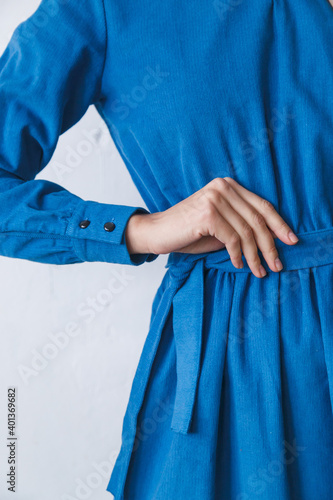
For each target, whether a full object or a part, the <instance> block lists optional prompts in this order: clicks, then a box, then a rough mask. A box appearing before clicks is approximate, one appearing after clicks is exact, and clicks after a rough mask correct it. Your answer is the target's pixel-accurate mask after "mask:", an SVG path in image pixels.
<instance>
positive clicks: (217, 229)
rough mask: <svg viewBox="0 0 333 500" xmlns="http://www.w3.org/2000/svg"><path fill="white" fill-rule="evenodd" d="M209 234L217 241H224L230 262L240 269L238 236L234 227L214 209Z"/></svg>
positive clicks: (240, 259) (240, 253)
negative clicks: (214, 213)
mask: <svg viewBox="0 0 333 500" xmlns="http://www.w3.org/2000/svg"><path fill="white" fill-rule="evenodd" d="M210 235H211V236H214V237H215V238H217V239H218V240H219V241H221V242H222V243H224V245H225V247H226V249H227V252H228V254H229V255H230V260H231V262H232V264H233V265H234V266H235V267H236V268H237V269H241V268H242V267H243V266H244V264H243V261H242V249H241V241H240V237H239V235H238V234H237V232H236V231H235V229H234V228H233V227H232V226H231V225H230V224H229V223H228V221H227V220H226V219H225V218H224V217H222V216H221V214H220V213H219V212H218V211H216V217H215V218H214V220H213V224H212V227H211V229H210Z"/></svg>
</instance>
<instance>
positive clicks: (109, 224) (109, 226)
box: [104, 222, 116, 231]
mask: <svg viewBox="0 0 333 500" xmlns="http://www.w3.org/2000/svg"><path fill="white" fill-rule="evenodd" d="M115 227H116V225H115V223H114V222H106V223H105V224H104V229H105V231H113V230H114V228H115Z"/></svg>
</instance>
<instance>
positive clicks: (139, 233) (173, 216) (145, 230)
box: [125, 177, 298, 278]
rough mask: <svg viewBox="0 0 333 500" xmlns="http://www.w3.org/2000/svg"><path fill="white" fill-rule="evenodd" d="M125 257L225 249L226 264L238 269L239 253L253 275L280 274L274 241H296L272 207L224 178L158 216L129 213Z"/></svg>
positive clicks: (228, 178) (288, 242)
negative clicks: (267, 270)
mask: <svg viewBox="0 0 333 500" xmlns="http://www.w3.org/2000/svg"><path fill="white" fill-rule="evenodd" d="M125 238H126V243H127V248H128V251H129V253H130V254H134V253H154V254H166V253H170V252H182V253H183V252H187V253H194V254H197V253H201V252H212V251H215V250H219V249H221V248H224V247H226V249H227V251H228V253H229V255H230V259H231V262H232V263H233V265H234V266H235V267H237V268H242V267H243V262H242V252H243V254H244V257H245V259H246V261H247V263H248V265H249V267H250V269H251V271H252V272H253V274H254V275H255V276H257V277H258V278H261V277H263V276H265V274H266V271H265V269H264V267H263V266H262V265H261V262H260V258H259V255H258V248H259V249H260V250H261V252H262V254H263V256H264V258H265V260H266V262H267V264H268V266H269V268H270V269H271V270H272V271H280V270H281V269H282V264H281V261H280V260H279V259H278V252H277V249H276V246H275V243H274V238H279V239H280V240H281V241H283V242H284V243H286V244H287V245H293V244H295V243H297V241H298V238H297V236H296V235H295V234H294V233H293V232H292V230H291V229H290V227H289V226H288V224H287V223H286V222H285V221H284V220H283V219H282V217H281V216H280V215H279V214H278V213H277V212H276V210H275V208H274V207H273V205H272V204H271V203H270V202H269V201H267V200H265V199H264V198H261V197H260V196H258V195H256V194H254V193H252V192H251V191H248V190H247V189H245V188H244V187H243V186H241V185H240V184H238V182H236V181H235V180H234V179H232V178H230V177H224V178H221V177H217V178H216V179H213V180H212V181H211V182H209V183H208V184H207V185H206V186H204V187H203V188H202V189H200V190H199V191H197V192H196V193H193V194H192V195H191V196H189V197H188V198H186V199H185V200H183V201H181V202H179V203H177V204H176V205H174V206H173V207H171V208H169V209H167V210H165V211H164V212H156V213H152V214H135V215H132V217H130V219H129V221H128V223H127V226H126V231H125Z"/></svg>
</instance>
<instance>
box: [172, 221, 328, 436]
mask: <svg viewBox="0 0 333 500" xmlns="http://www.w3.org/2000/svg"><path fill="white" fill-rule="evenodd" d="M298 237H299V241H298V243H296V244H295V245H287V244H285V243H283V242H282V241H281V240H279V239H275V245H276V248H277V250H278V252H279V257H280V259H281V261H282V263H283V266H284V267H283V269H282V271H280V272H284V271H291V270H296V269H304V268H309V267H312V266H318V265H325V264H332V263H333V228H329V229H323V230H319V231H313V232H307V233H298ZM258 253H259V256H260V259H261V262H262V264H263V266H264V267H265V269H266V270H267V272H273V271H271V270H270V269H269V267H268V266H267V263H266V262H265V260H264V258H263V256H262V253H261V251H260V250H258ZM243 263H244V267H243V268H242V269H238V268H235V267H234V266H233V264H232V262H231V260H230V256H229V254H228V252H227V250H226V249H225V248H224V249H222V250H218V251H215V252H208V253H202V254H188V253H180V252H172V253H170V254H169V257H168V262H167V264H166V266H165V267H167V268H169V274H170V279H171V283H172V289H173V294H172V298H171V302H170V305H171V303H172V307H173V333H174V340H175V346H176V370H177V386H176V395H175V402H174V406H173V415H172V422H171V428H172V429H173V430H174V431H175V432H180V433H184V434H186V433H188V432H189V430H190V425H191V421H192V417H193V410H194V407H195V401H196V393H197V387H198V381H199V377H200V367H201V352H202V332H203V314H204V270H205V268H206V269H209V268H217V269H222V270H224V271H228V272H247V273H250V272H251V269H250V267H249V266H248V264H247V262H246V260H245V259H244V257H243ZM256 279H260V278H256ZM263 279H265V278H263Z"/></svg>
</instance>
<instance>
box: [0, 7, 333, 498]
mask: <svg viewBox="0 0 333 500" xmlns="http://www.w3.org/2000/svg"><path fill="white" fill-rule="evenodd" d="M90 105H94V106H95V107H96V109H97V110H98V112H99V113H100V115H101V116H102V117H103V119H104V120H105V122H106V124H107V126H108V128H109V131H110V134H111V136H112V138H113V140H114V143H115V145H116V147H117V149H118V151H119V153H120V154H121V156H122V158H123V160H124V164H125V166H126V168H127V169H128V171H129V173H130V175H131V176H132V179H133V181H134V183H135V185H136V186H137V188H138V190H139V192H140V193H141V195H142V198H143V200H144V202H145V203H146V207H147V208H143V207H130V206H122V205H116V204H113V203H112V200H110V203H99V202H96V201H93V200H83V199H81V198H80V197H78V196H76V195H75V194H74V193H71V192H69V191H68V190H66V189H64V188H63V187H62V186H60V185H59V184H56V183H53V182H50V181H45V180H41V179H38V180H37V179H35V176H36V175H37V173H38V172H40V171H41V170H42V168H44V167H45V165H46V164H47V163H48V162H49V161H50V159H51V157H52V155H53V152H54V150H55V147H56V144H57V140H58V138H59V135H60V134H61V133H63V132H65V131H66V130H68V129H69V128H70V127H71V126H73V125H74V124H75V123H76V122H77V121H78V120H79V119H80V118H81V117H82V116H83V115H84V113H85V112H86V110H87V108H88V107H89V106H90ZM0 109H1V116H0V206H1V218H0V253H1V255H3V256H7V257H11V258H22V259H28V260H33V261H37V262H41V263H52V264H59V265H66V264H67V265H68V264H79V263H82V262H86V261H90V262H92V261H100V262H110V263H121V264H124V265H141V264H143V263H148V262H150V261H152V260H154V259H156V258H157V255H154V254H147V255H130V254H129V252H128V250H127V247H126V241H125V239H124V229H125V227H126V223H127V221H128V219H129V217H130V216H131V215H132V214H133V213H136V212H138V211H142V212H156V211H163V210H165V209H167V208H169V207H170V206H172V205H174V204H175V203H177V202H179V201H181V200H183V199H184V198H186V197H188V196H189V195H191V194H192V193H194V192H195V191H197V190H199V189H200V188H202V187H203V186H204V185H206V184H207V183H208V182H209V181H211V180H212V179H214V178H215V177H226V176H229V177H233V178H234V179H236V180H237V181H238V182H239V183H240V184H241V185H243V186H244V187H246V188H247V189H249V190H251V191H253V192H255V193H256V194H258V195H260V196H262V197H263V198H265V199H267V200H269V201H270V202H271V203H272V204H273V205H274V206H275V208H276V209H277V211H278V212H279V213H280V215H281V216H282V217H283V218H284V219H285V221H286V222H287V223H288V224H289V225H290V227H291V228H292V229H293V230H294V231H295V232H296V234H297V235H298V237H299V242H298V243H297V244H296V245H294V246H288V245H286V244H284V243H282V242H281V241H280V240H275V241H276V244H277V246H278V250H279V253H280V258H281V260H282V263H283V265H284V268H283V270H282V271H281V272H279V273H277V272H272V271H271V270H270V269H269V268H268V267H267V265H266V263H265V261H264V260H263V259H262V262H263V264H264V266H265V267H266V269H267V271H268V274H267V276H266V277H265V278H263V279H259V278H256V277H255V276H254V275H253V274H252V273H251V272H250V269H249V267H248V265H247V263H246V262H245V261H244V268H243V269H241V270H239V269H236V268H234V267H233V266H232V265H231V262H230V259H229V256H228V253H227V250H226V249H223V250H220V251H216V252H211V253H207V254H199V255H190V254H181V253H179V252H174V253H171V254H170V256H169V258H168V263H167V266H166V267H167V268H166V272H165V275H164V277H163V280H162V282H161V284H160V286H159V288H158V290H157V291H156V295H155V298H154V301H153V304H152V311H151V313H152V314H151V322H150V327H149V332H147V333H148V335H147V340H146V342H145V345H144V348H143V352H142V355H141V358H140V362H139V365H138V368H137V372H136V375H135V378H134V381H133V386H132V390H131V394H130V399H129V403H128V407H127V411H126V415H125V419H124V423H123V431H122V446H121V450H120V453H119V456H118V459H117V461H116V464H115V466H114V469H113V472H112V475H111V478H110V481H109V483H108V485H107V491H109V492H110V493H112V494H113V495H114V496H115V499H116V500H166V499H170V500H183V499H191V500H253V499H261V500H291V499H293V500H314V499H316V500H331V499H332V498H333V414H332V402H333V159H332V151H333V8H332V6H331V5H330V3H329V0H210V1H207V0H193V1H191V2H185V1H179V0H165V1H163V2H157V1H153V0H142V1H140V2H134V1H132V0H121V1H119V0H104V1H103V0H81V1H80V2H78V1H77V0H52V1H50V0H43V1H42V2H41V3H40V5H39V7H38V9H37V10H36V11H35V13H34V14H33V15H32V16H31V17H30V18H29V19H28V20H26V21H25V22H24V23H22V24H21V25H20V26H18V27H17V29H16V30H15V32H14V33H13V36H12V38H11V40H10V42H9V44H8V46H7V48H6V50H5V52H4V54H3V55H2V57H1V59H0ZM92 182H93V179H92ZM146 265H149V264H146Z"/></svg>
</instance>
